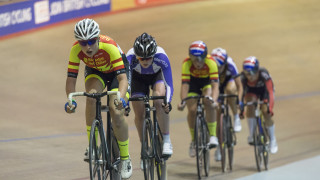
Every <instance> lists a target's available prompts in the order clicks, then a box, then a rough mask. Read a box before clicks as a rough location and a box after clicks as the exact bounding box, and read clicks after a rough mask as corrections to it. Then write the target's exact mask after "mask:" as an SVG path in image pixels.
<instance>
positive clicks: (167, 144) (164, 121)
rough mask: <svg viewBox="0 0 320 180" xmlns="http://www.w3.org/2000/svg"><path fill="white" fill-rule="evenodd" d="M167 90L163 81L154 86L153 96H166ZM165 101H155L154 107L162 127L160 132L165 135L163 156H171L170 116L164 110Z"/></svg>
mask: <svg viewBox="0 0 320 180" xmlns="http://www.w3.org/2000/svg"><path fill="white" fill-rule="evenodd" d="M165 94H166V88H165V85H164V82H163V81H159V82H158V83H156V84H154V85H153V96H165ZM162 103H163V100H160V99H159V100H155V101H154V106H155V107H156V112H157V119H158V123H159V126H160V130H161V132H162V135H163V151H162V152H163V154H166V155H171V154H172V152H173V151H172V144H171V139H170V131H169V129H170V122H169V114H167V113H166V112H165V111H164V109H163V108H162Z"/></svg>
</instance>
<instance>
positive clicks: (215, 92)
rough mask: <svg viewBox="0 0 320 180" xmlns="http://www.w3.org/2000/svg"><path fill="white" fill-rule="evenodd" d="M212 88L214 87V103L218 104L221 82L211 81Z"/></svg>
mask: <svg viewBox="0 0 320 180" xmlns="http://www.w3.org/2000/svg"><path fill="white" fill-rule="evenodd" d="M211 86H212V99H213V101H214V102H218V97H219V81H211Z"/></svg>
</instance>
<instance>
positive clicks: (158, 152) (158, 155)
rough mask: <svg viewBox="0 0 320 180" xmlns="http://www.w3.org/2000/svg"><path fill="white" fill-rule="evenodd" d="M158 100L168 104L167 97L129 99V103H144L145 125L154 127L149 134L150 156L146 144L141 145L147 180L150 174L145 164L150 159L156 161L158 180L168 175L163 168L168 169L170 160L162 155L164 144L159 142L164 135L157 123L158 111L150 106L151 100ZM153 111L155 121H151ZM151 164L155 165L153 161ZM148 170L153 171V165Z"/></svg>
mask: <svg viewBox="0 0 320 180" xmlns="http://www.w3.org/2000/svg"><path fill="white" fill-rule="evenodd" d="M156 99H163V100H164V103H165V104H166V96H143V97H131V98H129V101H143V103H144V106H145V119H144V121H145V122H144V123H145V124H148V125H149V126H150V127H153V128H151V129H149V130H150V131H151V132H149V133H150V139H151V142H152V147H153V148H152V152H151V154H148V153H147V152H146V151H145V150H146V149H143V143H145V142H142V144H141V147H142V148H141V157H142V159H143V162H144V170H145V172H144V173H145V179H148V174H146V173H147V172H146V171H147V170H146V168H147V165H146V163H145V162H147V160H150V159H154V161H155V162H154V163H155V165H156V166H157V175H158V179H165V178H166V174H163V172H162V171H163V170H165V169H163V168H166V165H165V161H166V160H167V159H168V158H169V156H163V155H162V146H161V144H162V142H159V141H161V140H162V133H161V130H160V127H159V124H158V121H157V117H156V109H155V107H154V106H150V103H149V101H150V100H156ZM151 111H152V112H153V116H152V117H153V119H151ZM142 141H143V140H142ZM151 163H153V160H152V162H151ZM160 166H161V167H160ZM148 168H151V170H150V171H153V165H151V167H148ZM165 171H166V170H165ZM150 176H151V179H153V178H154V176H153V174H152V172H151V174H150Z"/></svg>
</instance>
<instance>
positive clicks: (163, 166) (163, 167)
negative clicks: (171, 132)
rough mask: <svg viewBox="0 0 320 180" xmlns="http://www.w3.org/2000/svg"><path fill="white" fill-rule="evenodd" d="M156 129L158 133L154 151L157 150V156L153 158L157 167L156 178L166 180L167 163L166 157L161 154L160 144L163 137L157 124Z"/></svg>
mask: <svg viewBox="0 0 320 180" xmlns="http://www.w3.org/2000/svg"><path fill="white" fill-rule="evenodd" d="M157 129H158V135H157V136H156V137H155V141H156V146H155V147H156V148H157V149H156V151H157V157H156V160H155V165H156V169H157V178H158V180H166V179H167V163H166V159H167V158H168V157H164V156H163V155H162V144H163V137H162V134H161V131H160V127H159V126H157Z"/></svg>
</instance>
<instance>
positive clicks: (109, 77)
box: [65, 19, 132, 178]
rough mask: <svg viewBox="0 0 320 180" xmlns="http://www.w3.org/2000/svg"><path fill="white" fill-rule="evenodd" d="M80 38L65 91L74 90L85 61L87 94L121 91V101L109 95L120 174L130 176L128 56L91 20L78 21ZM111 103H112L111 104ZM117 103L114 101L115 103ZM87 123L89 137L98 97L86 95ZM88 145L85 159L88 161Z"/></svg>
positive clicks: (77, 31)
mask: <svg viewBox="0 0 320 180" xmlns="http://www.w3.org/2000/svg"><path fill="white" fill-rule="evenodd" d="M74 35H75V39H76V40H77V41H76V42H75V43H74V44H73V46H72V48H71V52H70V56H69V65H68V76H67V80H66V94H67V95H69V93H71V92H75V87H76V82H77V76H78V71H79V65H80V61H83V62H84V63H85V72H84V74H85V89H86V92H88V93H101V92H102V91H103V90H104V89H105V88H106V87H107V89H108V90H112V91H120V96H121V99H120V100H121V102H117V100H116V99H115V98H114V97H110V114H111V117H112V121H113V122H112V123H113V129H114V132H115V135H116V138H117V140H118V144H119V148H120V156H121V176H122V178H129V177H130V176H131V174H132V164H131V159H130V156H129V150H128V145H129V137H128V124H127V122H126V121H125V118H124V115H123V113H124V110H123V108H124V107H125V106H126V101H127V98H128V97H127V96H128V95H129V94H128V93H127V89H128V79H127V75H126V73H127V70H126V69H127V68H125V65H124V62H126V61H127V60H126V56H125V55H124V54H123V53H122V50H121V49H120V47H119V46H118V45H117V44H116V42H115V41H114V40H112V39H111V38H110V37H108V36H105V35H100V29H99V25H98V23H96V22H95V21H94V20H92V19H83V20H81V21H79V22H78V23H76V25H75V28H74ZM111 102H112V103H111ZM113 102H115V103H113ZM65 107H66V111H67V112H68V113H73V112H74V109H75V108H76V106H75V105H73V106H71V107H70V106H69V105H68V104H66V105H65ZM85 114H86V125H87V134H88V138H90V130H91V124H92V121H93V120H94V118H95V100H94V99H92V98H87V101H86V113H85ZM88 155H89V153H88V148H87V149H86V152H85V157H84V160H85V161H88V159H89V157H88Z"/></svg>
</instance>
